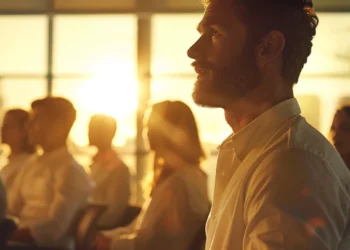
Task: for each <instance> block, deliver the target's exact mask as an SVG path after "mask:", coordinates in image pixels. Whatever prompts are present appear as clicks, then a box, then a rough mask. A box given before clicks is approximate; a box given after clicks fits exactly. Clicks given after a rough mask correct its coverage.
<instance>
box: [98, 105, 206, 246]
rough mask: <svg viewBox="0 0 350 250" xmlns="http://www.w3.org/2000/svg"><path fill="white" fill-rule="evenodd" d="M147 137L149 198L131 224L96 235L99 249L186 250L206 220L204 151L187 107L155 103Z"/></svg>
mask: <svg viewBox="0 0 350 250" xmlns="http://www.w3.org/2000/svg"><path fill="white" fill-rule="evenodd" d="M148 138H149V142H150V147H151V149H152V151H153V152H154V154H155V159H154V162H155V165H154V166H155V167H154V178H153V185H152V191H151V197H150V199H149V200H148V201H147V202H146V203H145V204H144V206H143V209H142V211H141V214H140V215H139V216H138V218H137V219H136V220H135V221H134V222H133V223H132V224H131V225H130V226H128V227H126V228H120V229H117V230H114V231H110V232H105V233H104V236H99V237H97V249H98V250H106V249H111V250H119V249H120V250H188V249H189V247H190V246H191V244H192V242H193V241H194V239H195V236H196V234H197V233H198V231H199V230H200V229H201V227H202V225H203V224H204V223H205V221H206V218H207V216H208V212H209V207H210V203H209V200H208V194H207V183H206V179H207V178H206V175H205V173H204V172H203V171H202V170H201V169H200V162H201V160H202V159H203V158H204V153H203V150H202V147H201V143H200V141H199V135H198V129H197V125H196V122H195V119H194V116H193V114H192V111H191V110H190V108H189V107H188V106H187V105H186V104H184V103H182V102H179V101H175V102H170V101H166V102H162V103H158V104H155V105H154V106H153V108H152V112H151V114H150V117H149V120H148Z"/></svg>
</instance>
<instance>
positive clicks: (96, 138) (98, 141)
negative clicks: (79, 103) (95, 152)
mask: <svg viewBox="0 0 350 250" xmlns="http://www.w3.org/2000/svg"><path fill="white" fill-rule="evenodd" d="M116 131H117V121H116V120H115V119H114V118H113V117H111V116H107V115H101V114H98V115H94V116H93V117H91V119H90V123H89V143H90V145H91V146H96V147H97V148H100V149H101V148H108V147H110V146H111V145H112V141H113V138H114V136H115V133H116Z"/></svg>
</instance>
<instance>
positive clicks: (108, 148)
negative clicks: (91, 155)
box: [97, 145, 112, 154]
mask: <svg viewBox="0 0 350 250" xmlns="http://www.w3.org/2000/svg"><path fill="white" fill-rule="evenodd" d="M110 150H112V145H107V146H104V147H99V148H97V152H98V153H100V154H101V153H105V152H108V151H110Z"/></svg>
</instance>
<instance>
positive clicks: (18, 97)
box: [0, 78, 47, 111]
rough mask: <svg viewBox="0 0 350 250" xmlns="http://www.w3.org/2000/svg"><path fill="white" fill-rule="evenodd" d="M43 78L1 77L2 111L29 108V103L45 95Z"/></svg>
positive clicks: (45, 85)
mask: <svg viewBox="0 0 350 250" xmlns="http://www.w3.org/2000/svg"><path fill="white" fill-rule="evenodd" d="M46 90H47V84H46V81H45V79H38V80H23V79H6V78H5V79H1V80H0V94H1V99H2V100H1V103H2V107H1V109H2V111H5V110H7V109H12V108H22V109H30V105H31V103H32V102H33V101H34V100H36V99H39V98H43V97H45V96H46Z"/></svg>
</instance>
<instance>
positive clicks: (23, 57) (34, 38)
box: [0, 16, 47, 74]
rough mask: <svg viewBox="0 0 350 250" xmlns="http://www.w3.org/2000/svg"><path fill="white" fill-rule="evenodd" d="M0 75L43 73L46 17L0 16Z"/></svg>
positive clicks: (44, 69) (45, 50)
mask: <svg viewBox="0 0 350 250" xmlns="http://www.w3.org/2000/svg"><path fill="white" fill-rule="evenodd" d="M0 33H1V36H2V39H0V55H1V56H0V74H11V73H12V74H15V73H33V74H34V73H36V74H45V71H46V55H47V19H46V17H45V16H0Z"/></svg>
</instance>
